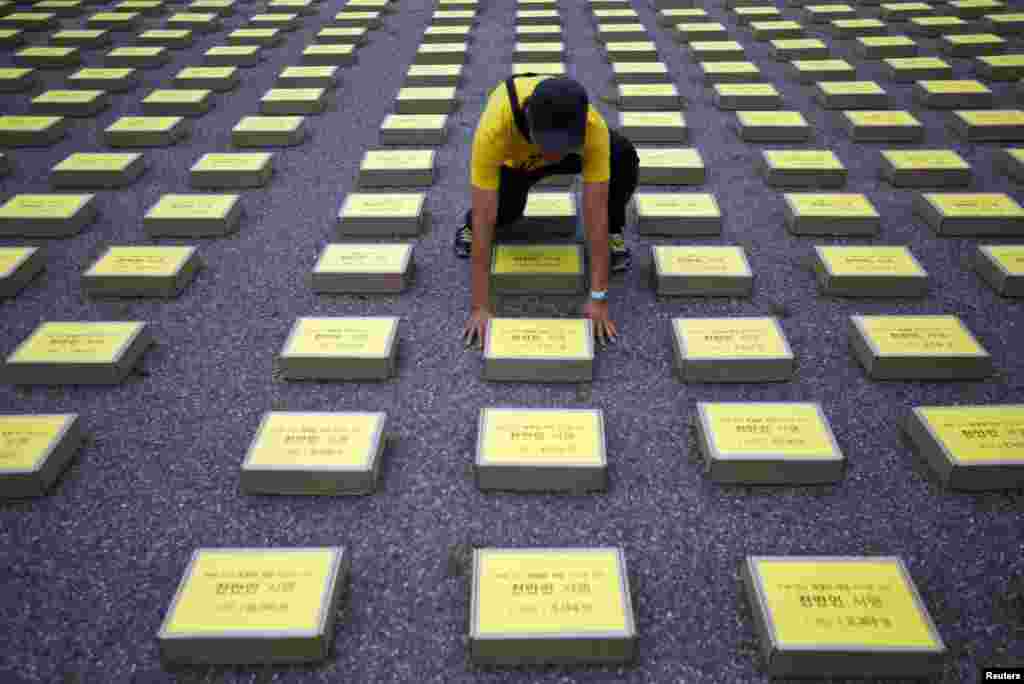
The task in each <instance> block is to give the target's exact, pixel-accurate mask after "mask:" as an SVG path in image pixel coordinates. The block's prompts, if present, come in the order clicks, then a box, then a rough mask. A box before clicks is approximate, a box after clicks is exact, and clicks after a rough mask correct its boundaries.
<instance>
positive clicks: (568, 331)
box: [485, 318, 594, 360]
mask: <svg viewBox="0 0 1024 684" xmlns="http://www.w3.org/2000/svg"><path fill="white" fill-rule="evenodd" d="M591 330H592V328H591V324H590V321H589V320H588V319H584V318H573V319H556V318H492V319H491V322H490V328H489V330H488V333H487V349H486V352H485V357H486V358H489V359H576V360H589V359H593V358H594V348H593V333H592V331H591Z"/></svg>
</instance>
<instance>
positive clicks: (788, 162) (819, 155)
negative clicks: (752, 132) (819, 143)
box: [761, 150, 846, 170]
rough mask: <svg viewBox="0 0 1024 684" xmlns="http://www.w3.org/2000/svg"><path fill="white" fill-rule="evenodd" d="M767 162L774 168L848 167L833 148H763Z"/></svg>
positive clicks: (834, 168)
mask: <svg viewBox="0 0 1024 684" xmlns="http://www.w3.org/2000/svg"><path fill="white" fill-rule="evenodd" d="M761 154H763V155H764V159H765V162H767V164H768V166H769V167H770V168H773V169H822V170H837V169H844V168H846V167H845V166H843V163H842V162H841V161H839V157H837V156H836V155H835V152H833V151H832V150H762V151H761Z"/></svg>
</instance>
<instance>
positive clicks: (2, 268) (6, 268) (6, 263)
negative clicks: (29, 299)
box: [0, 247, 39, 279]
mask: <svg viewBox="0 0 1024 684" xmlns="http://www.w3.org/2000/svg"><path fill="white" fill-rule="evenodd" d="M37 251H39V248H38V247H0V279H2V278H8V277H10V276H11V274H12V273H14V271H15V270H16V269H18V268H19V267H20V266H21V265H22V264H23V263H25V262H26V261H27V260H28V259H29V257H31V256H32V255H33V254H35V253H36V252H37Z"/></svg>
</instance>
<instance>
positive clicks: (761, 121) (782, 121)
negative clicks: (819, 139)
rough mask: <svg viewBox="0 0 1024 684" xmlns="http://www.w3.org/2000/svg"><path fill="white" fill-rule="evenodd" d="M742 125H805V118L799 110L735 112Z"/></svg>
mask: <svg viewBox="0 0 1024 684" xmlns="http://www.w3.org/2000/svg"><path fill="white" fill-rule="evenodd" d="M736 118H737V119H738V120H739V122H740V124H741V125H743V126H806V125H807V119H805V118H804V115H803V114H801V113H800V112H758V111H742V112H736Z"/></svg>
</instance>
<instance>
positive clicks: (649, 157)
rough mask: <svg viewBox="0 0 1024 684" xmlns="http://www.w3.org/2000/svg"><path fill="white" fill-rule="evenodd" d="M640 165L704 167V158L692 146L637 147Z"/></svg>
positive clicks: (649, 166)
mask: <svg viewBox="0 0 1024 684" xmlns="http://www.w3.org/2000/svg"><path fill="white" fill-rule="evenodd" d="M636 153H637V156H638V157H640V166H641V167H648V168H651V167H659V168H704V159H703V158H702V157H701V155H700V152H699V151H698V150H697V149H696V148H694V147H686V148H683V147H639V148H637V150H636Z"/></svg>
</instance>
